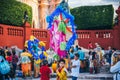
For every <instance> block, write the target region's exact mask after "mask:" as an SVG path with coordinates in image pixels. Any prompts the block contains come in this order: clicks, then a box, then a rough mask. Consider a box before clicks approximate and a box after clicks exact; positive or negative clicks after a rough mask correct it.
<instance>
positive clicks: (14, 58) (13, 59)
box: [12, 51, 18, 77]
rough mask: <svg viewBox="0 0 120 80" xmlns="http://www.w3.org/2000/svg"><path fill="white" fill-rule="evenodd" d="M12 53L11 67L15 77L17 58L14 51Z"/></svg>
mask: <svg viewBox="0 0 120 80" xmlns="http://www.w3.org/2000/svg"><path fill="white" fill-rule="evenodd" d="M12 53H13V55H12V66H13V72H14V77H15V74H16V68H17V62H18V56H17V55H16V52H15V51H13V52H12Z"/></svg>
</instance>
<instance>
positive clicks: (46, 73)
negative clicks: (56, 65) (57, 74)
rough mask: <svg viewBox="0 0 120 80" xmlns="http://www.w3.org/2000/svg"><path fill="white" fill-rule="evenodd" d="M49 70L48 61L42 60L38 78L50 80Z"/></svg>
mask: <svg viewBox="0 0 120 80" xmlns="http://www.w3.org/2000/svg"><path fill="white" fill-rule="evenodd" d="M50 73H51V70H50V68H49V67H48V61H47V60H43V66H42V67H41V68H40V74H41V79H40V80H50Z"/></svg>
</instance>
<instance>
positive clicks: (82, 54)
mask: <svg viewBox="0 0 120 80" xmlns="http://www.w3.org/2000/svg"><path fill="white" fill-rule="evenodd" d="M78 54H79V60H80V72H81V73H82V72H84V71H85V69H84V68H85V61H84V59H85V53H84V51H83V50H81V48H78Z"/></svg>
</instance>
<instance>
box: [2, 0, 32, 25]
mask: <svg viewBox="0 0 120 80" xmlns="http://www.w3.org/2000/svg"><path fill="white" fill-rule="evenodd" d="M25 11H27V14H28V22H29V23H30V24H31V23H32V8H31V7H30V6H28V5H26V4H24V3H21V2H18V1H16V0H0V23H1V24H8V25H14V26H22V25H23V24H24V22H23V20H24V12H25Z"/></svg>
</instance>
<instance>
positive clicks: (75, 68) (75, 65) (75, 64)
mask: <svg viewBox="0 0 120 80" xmlns="http://www.w3.org/2000/svg"><path fill="white" fill-rule="evenodd" d="M79 69H80V61H79V54H75V56H74V60H72V61H71V75H72V80H77V78H78V76H79Z"/></svg>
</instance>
